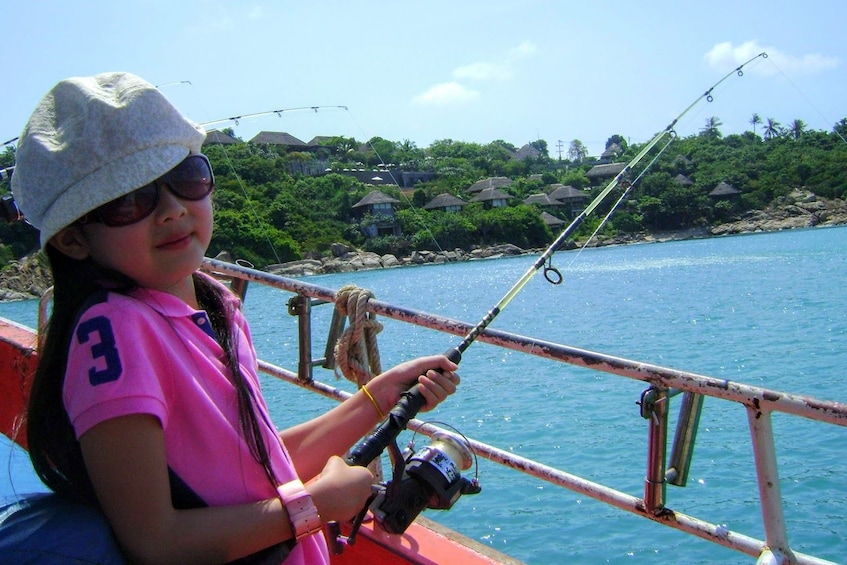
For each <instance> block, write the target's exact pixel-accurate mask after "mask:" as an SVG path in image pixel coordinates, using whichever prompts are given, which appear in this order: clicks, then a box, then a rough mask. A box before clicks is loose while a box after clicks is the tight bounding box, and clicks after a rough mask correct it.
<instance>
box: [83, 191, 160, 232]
mask: <svg viewBox="0 0 847 565" xmlns="http://www.w3.org/2000/svg"><path fill="white" fill-rule="evenodd" d="M158 196H159V189H158V188H157V187H156V185H155V184H153V183H150V184H148V185H145V186H142V187H141V188H139V189H138V190H134V191H132V192H130V193H129V194H127V195H125V196H121V197H120V198H117V199H115V200H112V201H111V202H107V203H106V204H103V205H102V206H100V207H99V208H98V209H97V218H98V219H99V220H100V221H101V222H103V223H104V224H105V225H107V226H110V227H116V226H126V225H129V224H132V223H135V222H137V221H139V220H141V219H142V218H145V217H147V216H148V215H149V214H150V212H152V211H153V209H154V208H156V202H157V201H158V199H159V198H158Z"/></svg>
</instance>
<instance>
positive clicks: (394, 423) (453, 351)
mask: <svg viewBox="0 0 847 565" xmlns="http://www.w3.org/2000/svg"><path fill="white" fill-rule="evenodd" d="M760 57H761V58H763V59H766V58H767V57H768V55H767V53H765V52H762V53H759V54H758V55H756V56H755V57H751V58H750V59H748V60H747V61H745V62H744V63H742V64H741V65H739V66H738V67H736V68H735V69H733V70H732V71H730V72H728V73H727V74H726V75H725V76H723V77H722V78H721V79H720V80H718V81H717V82H715V83H714V84H713V85H712V86H711V87H709V89H708V90H706V92H704V93H703V94H701V95H700V96H698V97H697V98H696V99H695V100H694V101H693V102H692V103H691V104H690V105H689V106H688V107H687V108H685V110H683V111H682V112H681V113H680V114H679V115H678V116H677V117H675V118H674V119H673V121H671V123H670V124H668V126H667V127H666V128H665V129H663V130H662V131H660V132H659V133H657V134H656V135H655V137H653V139H651V140H650V141H649V142H648V143H647V144H646V145H645V146H644V147H643V148H642V149H641V151H639V152H638V154H637V155H636V156H635V157H633V158H632V160H631V161H629V162H628V163H627V164H626V166H625V167H624V168H623V169H622V170H621V171H620V172H619V173H618V174H617V175H615V177H614V178H613V179H612V180H611V181H610V182H609V183H608V184H607V185H606V187H605V188H604V189H603V190H602V191H601V192H600V193H599V194H598V195H597V196H596V197H595V198H594V200H592V201H591V203H590V204H589V205H588V206H587V207H586V208H585V209H584V210H583V211H582V212H580V213H579V215H577V217H576V218H574V219H573V221H572V222H571V223H570V225H568V226H567V227H566V228H565V229H564V230H563V231H562V233H561V234H559V236H558V237H557V238H556V240H555V241H554V242H553V243H552V244H551V245H550V246H549V247H548V248H547V249H546V250H545V251H544V253H542V254H541V255H540V256H539V257H538V259H537V260H536V261H535V262H534V263H533V264H532V266H531V267H530V268H529V269H527V271H526V272H525V273H524V274H523V275H522V276H521V277H520V278H519V279H518V281H517V282H516V283H515V284H514V285H513V286H512V287H511V288H510V289H509V291H508V292H506V294H505V295H504V296H503V298H501V299H500V301H499V302H497V304H495V305H494V307H493V308H491V310H489V311H488V313H487V314H485V316H484V317H483V318H482V319H481V320H480V321H479V323H477V324H476V326H474V327H473V328H472V329H471V330H470V332H468V333H467V335H465V337H464V338H463V339H462V341H461V342H460V343H459V344H458V345H457V346H455V347H453V348H450V349H448V350H447V351H446V352H445V353H444V355H445V357H447V358H448V359H450V360H451V361H453V362H454V363H457V364H458V363H459V362H460V361H461V359H462V354H463V353H464V352H465V350H466V349H467V348H468V347H470V345H471V344H472V343H473V342H474V341H475V340H476V338H477V337H479V335H480V334H481V333H482V332H483V331H485V329H486V328H487V327H488V326H489V324H491V322H492V321H494V319H495V318H496V317H497V315H498V314H500V312H502V311H503V309H504V308H506V306H507V305H508V304H509V303H510V302H511V301H512V299H513V298H515V296H517V294H518V293H519V292H520V291H521V290H522V289H523V288H524V286H526V284H527V283H528V282H529V280H530V279H531V278H532V277H533V276H534V275H535V274H536V273H537V272H538V271H539V270H541V269H542V268H545V270H552V271H553V272H554V273H556V274H557V275H558V280H555V281H554V280H551V279H550V278H549V277H548V280H550V282H554V283H555V284H558V283H560V282H561V275H560V274H558V271H556V270H555V267H552V262H551V258H552V256H553V254H554V253H555V252H556V251H558V250H559V248H560V247H561V246H562V245H563V244H564V242H565V241H566V240H567V239H568V238H569V237H570V236H571V235H572V234H573V233H574V232H575V231H576V230H577V229H578V228H579V227H580V225H582V223H583V221H585V219H586V218H587V217H588V216H590V215H591V214H592V213H593V212H594V210H595V209H596V208H597V207H598V206H599V205H600V204H601V203H602V202H603V201H604V200H605V199H606V198H607V197H608V195H609V194H610V193H611V192H612V191H613V190H614V189H615V188H616V187H617V186H619V185H621V184H622V182H623V181H624V177H625V176H626V175H627V173H628V172H630V171H631V170H632V169H633V167H635V166H636V165H638V163H640V162H641V161H642V160H643V159H644V157H645V156H646V155H647V154H648V153H649V152H650V151H651V150H652V149H653V148H654V147H655V146H656V145H657V144H658V143H659V142H660V141H661V140H662V139H663V138H664V137H665V136H671V140H673V138H675V137H676V132H675V131H674V126H676V124H677V123H678V122H679V120H681V119H682V118H683V117H684V116H685V115H686V114H688V112H689V111H691V109H692V108H694V107H695V106H696V105H697V104H698V103H699V102H700V101H701V100H703V99H705V100H706V101H708V102H712V100H713V99H714V98H713V97H712V91H714V90H715V88H717V87H718V86H720V84H721V83H723V82H724V81H725V80H727V79H728V78H729V77H730V76H732V75H733V74H737V75H738V76H739V77H740V76H743V75H744V72H743V69H744V67H746V66H747V65H749V64H750V63H752V62H753V61H755V60H756V59H758V58H760ZM651 165H652V162H651ZM641 174H642V175H643V172H642V173H641ZM613 211H614V209H613ZM547 263H549V265H548V266H547V267H545V264H547ZM424 404H426V400H425V399H424V397H423V394H421V392H420V390H419V385H415V386H413V387H412V388H411V389H409V390H408V391H406V392H404V393H403V395H402V396H401V398H400V401H399V402H398V403H397V404H396V405H395V406H394V408H393V409H392V410H391V412H390V413H389V414H388V416H387V417H386V419H385V421H384V422H383V423H382V424H380V426H379V427H378V428H377V429H376V430H375V431H374V432H373V433H372V434H371V435H369V436H368V437H367V438H365V439H364V440H363V441H362V442H361V443H359V444H358V445H357V446H356V447H355V448H354V449H353V450H352V451H351V452H350V455H349V456H348V458H347V463H348V464H350V465H362V466H365V465H368V464H369V463H370V462H371V461H373V460H374V459H376V457H378V456H379V454H380V453H382V451H383V450H384V449H385V448H386V447H388V446H389V445H390V444H391V443H392V442H393V441H394V439H395V438H396V437H397V436H398V435H399V434H400V432H401V431H403V430H404V429H405V428H406V425H407V424H408V422H409V420H411V419H412V418H414V417H415V415H416V414H417V413H418V411H419V410H420V409H421V408H422V407H423V405H424Z"/></svg>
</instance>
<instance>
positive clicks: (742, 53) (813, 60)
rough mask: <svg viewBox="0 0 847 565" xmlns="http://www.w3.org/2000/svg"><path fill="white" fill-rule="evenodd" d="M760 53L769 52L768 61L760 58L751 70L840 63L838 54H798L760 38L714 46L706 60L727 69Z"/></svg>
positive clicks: (801, 69)
mask: <svg viewBox="0 0 847 565" xmlns="http://www.w3.org/2000/svg"><path fill="white" fill-rule="evenodd" d="M759 53H767V55H768V59H769V60H770V63H771V64H769V63H768V61H760V62H758V64H756V65H755V66H751V67H750V69H749V70H750V71H751V72H755V73H756V74H759V75H773V74H778V73H780V72H790V73H803V74H814V73H818V72H821V71H826V70H829V69H834V68H835V67H837V66H838V64H839V61H838V59H837V58H836V57H828V56H825V55H821V54H818V53H810V54H808V55H802V56H799V57H798V56H795V55H788V54H786V53H783V52H781V51H780V50H779V49H777V48H775V47H766V46H763V45H760V44H759V43H758V42H757V41H755V40H754V41H746V42H744V43H742V44H741V45H737V46H735V45H733V44H732V42H731V41H724V42H723V43H718V44H717V45H715V46H714V47H712V49H711V51H709V52H708V53H706V55H705V59H706V63H707V64H708V65H709V66H710V67H712V68H714V69H717V70H723V71H727V70H730V69H732V68H733V67H737V66H739V65H741V64H742V63H744V62H745V61H748V60H750V59H751V58H753V57H755V56H756V55H758V54H759Z"/></svg>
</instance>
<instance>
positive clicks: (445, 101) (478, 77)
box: [412, 41, 537, 106]
mask: <svg viewBox="0 0 847 565" xmlns="http://www.w3.org/2000/svg"><path fill="white" fill-rule="evenodd" d="M536 51H537V48H536V46H535V45H534V44H533V43H531V42H529V41H524V42H523V43H521V44H520V45H518V46H517V47H513V48H512V49H510V50H509V52H508V53H507V54H506V56H505V58H504V60H503V61H500V62H498V61H494V62H492V61H477V62H476V63H470V64H468V65H463V66H461V67H456V68H455V69H453V72H452V75H453V78H454V79H456V80H454V81H450V82H442V83H440V84H436V85H434V86H432V87H430V89H429V90H427V91H426V92H424V93H423V94H419V95H417V96H415V97H414V99H413V100H412V101H413V102H414V103H415V104H421V105H431V106H448V105H457V104H466V103H468V102H471V101H473V100H477V99H478V98H479V97H480V93H479V91H477V90H473V89H470V88H468V87H467V86H465V85H464V84H462V83H461V82H460V81H477V82H492V81H508V80H512V79H513V78H515V71H514V63H516V62H517V61H519V60H521V59H525V58H526V57H529V56H530V55H532V54H533V53H535V52H536Z"/></svg>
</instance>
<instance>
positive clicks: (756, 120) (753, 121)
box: [750, 112, 762, 133]
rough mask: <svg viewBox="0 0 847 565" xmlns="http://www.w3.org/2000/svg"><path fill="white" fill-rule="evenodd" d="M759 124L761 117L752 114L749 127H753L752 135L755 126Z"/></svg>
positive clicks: (754, 131) (754, 113)
mask: <svg viewBox="0 0 847 565" xmlns="http://www.w3.org/2000/svg"><path fill="white" fill-rule="evenodd" d="M761 123H762V117H761V116H759V114H757V113H756V112H753V115H752V116H751V117H750V125H751V126H753V133H756V126H758V125H761Z"/></svg>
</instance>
